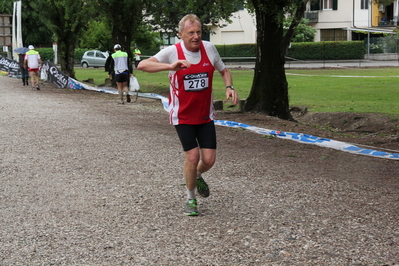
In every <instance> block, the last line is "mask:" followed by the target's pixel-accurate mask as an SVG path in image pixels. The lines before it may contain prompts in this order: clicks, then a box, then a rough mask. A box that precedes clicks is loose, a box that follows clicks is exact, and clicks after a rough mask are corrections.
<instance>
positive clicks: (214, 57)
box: [203, 41, 226, 71]
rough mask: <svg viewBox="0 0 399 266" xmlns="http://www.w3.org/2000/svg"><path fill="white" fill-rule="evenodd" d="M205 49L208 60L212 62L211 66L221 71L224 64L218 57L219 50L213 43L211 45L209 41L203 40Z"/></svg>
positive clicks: (224, 66)
mask: <svg viewBox="0 0 399 266" xmlns="http://www.w3.org/2000/svg"><path fill="white" fill-rule="evenodd" d="M203 43H204V46H205V50H206V52H207V54H208V57H209V60H210V61H211V62H212V64H213V66H214V67H215V69H216V70H217V71H222V70H223V69H225V68H226V65H225V64H224V62H223V61H222V58H220V55H219V52H218V50H217V49H216V47H215V45H213V44H212V43H210V42H206V41H203Z"/></svg>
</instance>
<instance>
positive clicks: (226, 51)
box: [36, 41, 365, 62]
mask: <svg viewBox="0 0 399 266" xmlns="http://www.w3.org/2000/svg"><path fill="white" fill-rule="evenodd" d="M215 47H216V49H217V50H218V52H219V54H220V56H221V57H256V44H253V43H244V44H226V45H215ZM36 50H37V51H38V52H39V53H40V55H41V57H42V60H43V61H46V60H50V61H54V51H53V49H52V48H38V49H36ZM87 50H89V49H85V48H77V49H76V50H75V56H74V57H75V61H76V62H80V60H81V59H82V56H83V54H84V52H85V51H87ZM140 50H141V54H142V55H144V56H152V55H154V54H156V53H157V52H158V51H159V50H157V49H140ZM364 54H365V47H364V42H363V41H342V42H301V43H292V44H291V47H290V48H289V49H288V53H287V57H290V58H294V59H301V60H332V59H334V60H340V59H362V58H364ZM241 60H242V59H241Z"/></svg>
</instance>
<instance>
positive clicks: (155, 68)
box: [137, 57, 190, 73]
mask: <svg viewBox="0 0 399 266" xmlns="http://www.w3.org/2000/svg"><path fill="white" fill-rule="evenodd" d="M188 67H190V63H189V62H188V61H186V60H177V61H176V62H174V63H173V64H167V63H161V62H159V61H158V59H156V58H155V57H150V58H148V59H146V60H143V61H141V62H140V63H139V65H138V66H137V68H138V69H139V70H142V71H145V72H149V73H155V72H160V71H179V70H182V69H185V68H188Z"/></svg>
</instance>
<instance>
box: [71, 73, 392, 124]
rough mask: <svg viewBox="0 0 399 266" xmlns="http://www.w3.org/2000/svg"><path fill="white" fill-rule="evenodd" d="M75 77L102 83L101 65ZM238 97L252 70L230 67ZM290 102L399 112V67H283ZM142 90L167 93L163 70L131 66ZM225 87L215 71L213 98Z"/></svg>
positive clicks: (312, 106) (324, 107)
mask: <svg viewBox="0 0 399 266" xmlns="http://www.w3.org/2000/svg"><path fill="white" fill-rule="evenodd" d="M75 71H76V77H77V79H78V80H80V81H81V80H84V79H88V78H93V79H94V81H95V83H96V85H99V84H102V83H104V79H105V78H107V74H108V73H106V72H105V71H104V69H103V68H98V69H94V68H86V69H84V68H76V69H75ZM231 72H232V75H233V80H234V87H235V88H236V90H237V92H238V94H239V96H240V98H241V99H245V98H246V97H247V96H248V94H249V92H250V90H251V86H252V79H253V71H252V70H231ZM286 74H287V81H288V86H289V91H288V92H289V97H290V105H302V106H306V107H308V109H309V110H310V111H312V112H360V113H368V112H369V113H383V114H389V115H393V116H398V115H399V86H398V80H399V69H397V68H375V69H370V68H364V69H363V68H362V69H321V70H320V69H317V70H312V69H310V70H309V69H303V70H291V69H289V70H286ZM134 75H135V76H136V77H137V79H138V81H139V83H140V90H141V91H142V92H154V93H158V94H162V95H167V92H168V90H169V81H168V73H167V72H159V73H145V72H142V71H138V70H135V72H134ZM224 92H225V88H224V85H223V82H222V79H221V78H219V74H218V72H215V77H214V95H215V99H217V100H223V99H224V98H225V94H224Z"/></svg>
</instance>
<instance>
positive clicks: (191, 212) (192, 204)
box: [184, 199, 198, 216]
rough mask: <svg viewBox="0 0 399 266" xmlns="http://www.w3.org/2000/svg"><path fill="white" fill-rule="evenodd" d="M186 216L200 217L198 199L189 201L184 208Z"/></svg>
mask: <svg viewBox="0 0 399 266" xmlns="http://www.w3.org/2000/svg"><path fill="white" fill-rule="evenodd" d="M184 215H186V216H197V215H198V208H197V200H196V199H190V200H188V201H187V203H186V207H185V208H184Z"/></svg>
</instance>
